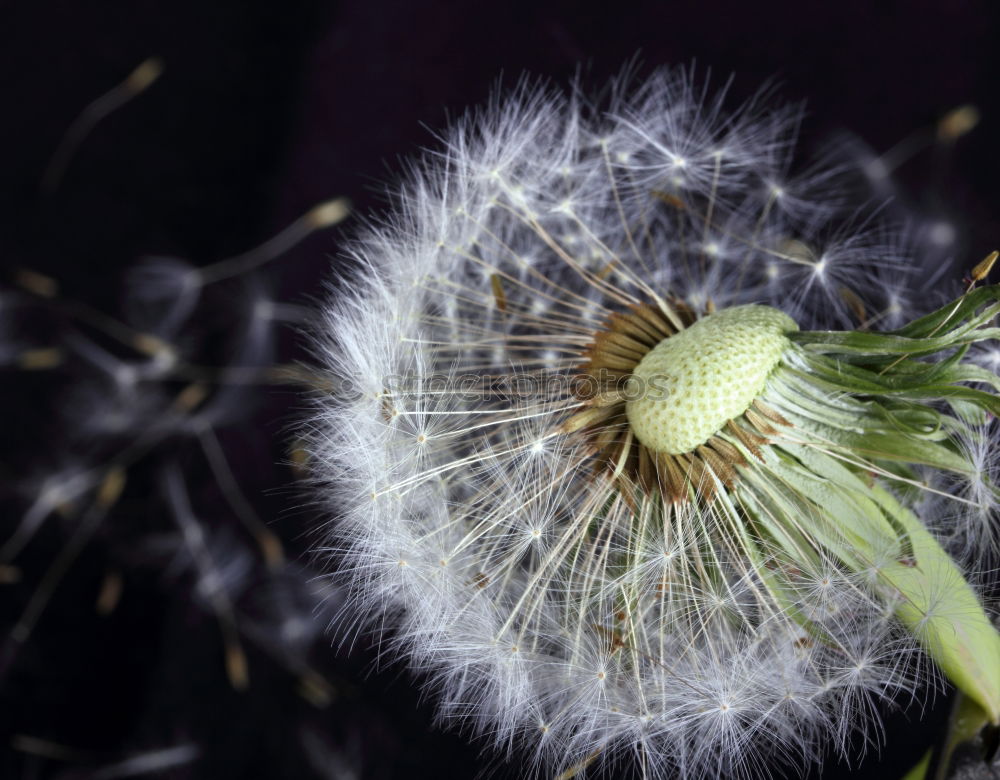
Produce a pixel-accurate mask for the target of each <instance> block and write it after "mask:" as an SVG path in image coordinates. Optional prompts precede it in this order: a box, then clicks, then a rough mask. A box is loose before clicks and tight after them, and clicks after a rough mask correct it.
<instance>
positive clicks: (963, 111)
mask: <svg viewBox="0 0 1000 780" xmlns="http://www.w3.org/2000/svg"><path fill="white" fill-rule="evenodd" d="M978 124H979V109H978V108H976V107H975V106H973V105H970V104H967V105H964V106H959V107H958V108H953V109H952V110H951V111H949V112H948V113H947V114H945V115H944V116H943V117H941V120H940V121H939V122H938V125H937V137H938V140H940V141H955V140H957V139H959V138H961V137H962V136H963V135H965V134H966V133H968V132H969V131H971V130H973V129H974V128H975V127H976V125H978Z"/></svg>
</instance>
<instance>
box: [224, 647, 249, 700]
mask: <svg viewBox="0 0 1000 780" xmlns="http://www.w3.org/2000/svg"><path fill="white" fill-rule="evenodd" d="M226 677H228V678H229V684H230V685H232V686H233V689H234V690H237V691H245V690H246V689H247V688H249V687H250V674H249V672H248V671H247V656H246V653H244V652H243V648H242V646H241V645H240V644H239V640H237V639H235V638H234V640H233V641H227V642H226Z"/></svg>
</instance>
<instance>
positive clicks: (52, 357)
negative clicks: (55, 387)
mask: <svg viewBox="0 0 1000 780" xmlns="http://www.w3.org/2000/svg"><path fill="white" fill-rule="evenodd" d="M63 358H64V355H63V351H62V350H61V349H59V347H42V348H39V349H26V350H25V351H24V352H22V353H21V354H20V355H18V356H17V367H18V368H20V369H22V370H24V371H45V370H46V369H50V368H56V367H57V366H59V365H61V364H62V362H63Z"/></svg>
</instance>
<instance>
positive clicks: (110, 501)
mask: <svg viewBox="0 0 1000 780" xmlns="http://www.w3.org/2000/svg"><path fill="white" fill-rule="evenodd" d="M124 489H125V469H123V468H121V467H120V466H112V467H111V468H110V469H108V473H107V474H106V475H105V476H104V479H103V480H102V481H101V485H100V487H99V488H98V489H97V506H98V507H99V508H101V509H102V510H108V509H110V508H111V507H112V506H114V505H115V503H116V502H117V501H118V498H119V497H120V496H121V494H122V490H124Z"/></svg>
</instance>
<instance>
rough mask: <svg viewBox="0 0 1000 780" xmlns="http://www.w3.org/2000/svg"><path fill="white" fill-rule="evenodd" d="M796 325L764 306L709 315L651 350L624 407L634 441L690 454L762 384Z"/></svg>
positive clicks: (745, 404)
mask: <svg viewBox="0 0 1000 780" xmlns="http://www.w3.org/2000/svg"><path fill="white" fill-rule="evenodd" d="M798 329H799V326H798V325H797V324H796V323H795V320H793V319H792V318H791V317H789V316H788V315H787V314H785V313H784V312H781V311H778V310H777V309H772V308H771V307H770V306H757V305H750V306H734V307H733V308H731V309H723V310H722V311H718V312H715V313H714V314H710V315H708V316H707V317H703V318H702V319H700V320H698V321H697V322H695V323H694V324H693V325H691V327H689V328H687V329H686V330H682V331H680V332H679V333H677V334H675V335H673V336H671V337H670V338H666V339H664V340H663V341H661V342H660V343H659V344H657V345H656V346H655V347H653V349H651V350H650V351H649V352H648V353H646V356H645V357H644V358H643V359H642V360H641V361H640V362H639V365H638V366H636V368H635V371H633V379H632V380H631V386H630V389H631V390H632V391H633V392H635V393H636V395H637V396H638V397H635V398H632V400H629V401H627V402H626V404H625V413H626V415H627V416H628V421H629V425H630V426H631V427H632V431H633V432H634V433H635V436H636V438H637V439H638V440H639V441H640V442H642V443H643V444H644V445H646V447H648V448H649V449H651V450H655V451H656V452H664V453H668V454H670V455H678V454H680V453H683V452H690V451H691V450H693V449H694V448H695V447H697V446H699V445H700V444H704V443H705V442H706V441H708V439H709V438H710V437H711V436H712V435H713V434H715V433H717V432H718V431H719V430H721V429H722V427H723V426H724V425H725V424H726V422H727V421H728V420H731V419H733V418H734V417H739V416H740V415H741V414H743V412H745V411H746V410H747V409H748V408H749V406H750V404H751V403H753V400H754V399H755V398H756V397H757V396H758V395H759V394H760V393H761V391H762V390H763V389H764V385H765V383H766V382H767V378H768V376H769V375H770V374H771V371H772V370H773V369H774V368H775V366H777V365H778V362H779V361H780V360H781V355H782V353H783V352H784V351H785V349H787V347H788V346H789V344H790V342H789V340H788V338H787V337H786V336H785V334H786V333H788V332H789V331H794V330H798Z"/></svg>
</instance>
